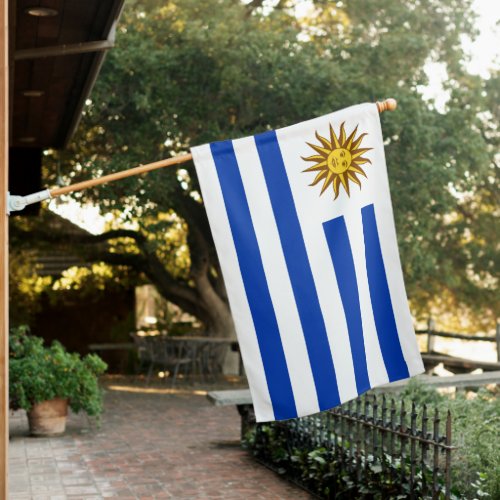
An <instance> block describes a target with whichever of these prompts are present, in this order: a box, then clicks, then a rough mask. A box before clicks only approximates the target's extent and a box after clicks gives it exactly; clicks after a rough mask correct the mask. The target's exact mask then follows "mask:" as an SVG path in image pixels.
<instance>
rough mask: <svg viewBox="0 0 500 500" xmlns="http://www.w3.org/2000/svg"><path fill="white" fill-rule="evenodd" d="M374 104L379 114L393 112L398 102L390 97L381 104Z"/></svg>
mask: <svg viewBox="0 0 500 500" xmlns="http://www.w3.org/2000/svg"><path fill="white" fill-rule="evenodd" d="M376 104H377V109H378V112H379V113H383V112H384V111H394V110H395V109H396V108H397V107H398V101H396V99H393V98H392V97H391V98H389V99H385V100H384V101H382V102H380V101H377V103H376Z"/></svg>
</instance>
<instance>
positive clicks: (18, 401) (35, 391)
mask: <svg viewBox="0 0 500 500" xmlns="http://www.w3.org/2000/svg"><path fill="white" fill-rule="evenodd" d="M106 368H107V365H106V363H105V362H104V361H103V360H102V359H101V358H100V357H99V356H97V355H95V354H89V355H87V356H85V357H83V358H81V357H80V355H79V354H76V353H69V352H67V351H66V349H65V348H64V347H63V346H62V344H61V343H59V342H57V341H54V342H53V343H52V344H51V345H50V347H46V346H44V341H43V339H41V338H39V337H35V336H32V335H29V334H28V328H27V327H25V326H22V327H18V328H15V329H13V330H11V334H10V337H9V385H10V407H11V408H12V409H24V410H26V411H29V410H30V409H31V407H32V406H33V405H34V404H35V403H40V402H42V401H47V400H50V399H53V398H56V397H59V398H68V400H69V406H70V408H71V409H72V410H73V411H75V412H79V411H81V410H83V411H85V412H86V413H87V414H88V415H92V416H99V415H100V414H101V413H102V390H101V389H100V387H99V383H98V376H99V375H101V374H102V373H104V371H105V370H106Z"/></svg>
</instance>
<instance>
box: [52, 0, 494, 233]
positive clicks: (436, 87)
mask: <svg viewBox="0 0 500 500" xmlns="http://www.w3.org/2000/svg"><path fill="white" fill-rule="evenodd" d="M473 9H474V11H475V12H476V13H477V15H478V19H477V21H476V25H477V28H478V29H479V32H480V34H479V36H478V37H477V39H476V40H475V41H474V42H471V41H470V40H466V39H465V38H464V39H463V40H462V43H463V45H464V49H465V51H466V52H467V53H468V54H469V55H470V56H471V60H470V62H469V63H468V65H467V67H468V69H469V71H470V72H471V73H474V74H478V75H481V76H482V77H484V78H487V77H488V75H489V72H488V69H489V68H491V67H492V65H495V66H496V67H498V66H500V0H475V1H474V3H473ZM427 74H428V76H429V85H428V87H427V88H425V89H422V93H423V95H424V97H425V98H429V99H432V98H434V99H436V106H437V108H438V109H440V108H442V107H443V106H444V104H445V103H446V100H447V96H446V93H444V92H443V90H442V87H441V83H442V82H443V81H444V80H445V79H446V70H445V69H444V67H443V66H442V65H439V64H429V65H428V67H427ZM145 163H147V158H145ZM130 166H131V167H135V166H136V165H130ZM50 209H51V210H53V211H54V212H56V213H58V214H59V215H61V216H63V217H65V218H67V219H70V220H71V221H72V222H74V223H75V224H77V225H79V226H80V227H83V228H84V229H86V230H87V231H90V232H91V233H94V234H98V233H101V232H103V231H104V228H105V223H106V219H105V217H102V216H101V215H100V214H99V210H98V209H97V207H91V206H88V207H84V208H82V207H81V206H80V205H79V204H78V203H77V202H75V201H72V200H68V201H64V202H61V201H60V200H54V201H52V202H51V203H50ZM108 220H109V218H108Z"/></svg>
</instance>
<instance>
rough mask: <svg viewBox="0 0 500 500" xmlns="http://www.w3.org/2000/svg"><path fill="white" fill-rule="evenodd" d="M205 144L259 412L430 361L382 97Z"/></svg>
mask: <svg viewBox="0 0 500 500" xmlns="http://www.w3.org/2000/svg"><path fill="white" fill-rule="evenodd" d="M192 153H193V158H194V162H195V165H196V171H197V174H198V177H199V180H200V184H201V190H202V195H203V200H204V202H205V206H206V210H207V213H208V218H209V221H210V225H211V228H212V232H213V236H214V240H215V245H216V247H217V252H218V255H219V258H220V263H221V266H222V271H223V275H224V279H225V283H226V288H227V292H228V296H229V302H230V306H231V311H232V315H233V318H234V322H235V325H236V332H237V335H238V340H239V343H240V349H241V354H242V357H243V362H244V364H245V369H246V373H247V376H248V382H249V385H250V390H251V393H252V399H253V403H254V408H255V413H256V417H257V421H259V422H262V421H268V420H282V419H288V418H294V417H297V416H304V415H308V414H311V413H315V412H318V411H321V410H326V409H328V408H332V407H334V406H337V405H339V404H341V403H343V402H345V401H347V400H350V399H353V398H355V397H356V396H358V395H359V394H361V393H363V392H365V391H367V390H368V389H370V388H372V387H375V386H379V385H381V384H386V383H388V382H393V381H395V380H400V379H405V378H408V377H410V376H412V375H416V374H417V373H421V372H422V371H423V369H424V368H423V364H422V359H421V356H420V354H419V350H418V347H417V343H416V339H415V333H414V330H413V326H412V319H411V316H410V311H409V309H408V303H407V298H406V292H405V288H404V283H403V276H402V272H401V264H400V261H399V254H398V246H397V241H396V233H395V228H394V217H393V213H392V206H391V200H390V194H389V183H388V179H387V168H386V163H385V156H384V147H383V139H382V131H381V127H380V120H379V113H378V111H377V108H376V105H375V104H362V105H358V106H353V107H350V108H347V109H344V110H341V111H338V112H335V113H332V114H329V115H326V116H322V117H320V118H316V119H313V120H309V121H307V122H304V123H300V124H298V125H293V126H291V127H286V128H283V129H279V130H276V131H269V132H265V133H263V134H259V135H256V136H254V137H246V138H243V139H236V140H233V141H223V142H215V143H212V144H207V145H204V146H199V147H195V148H193V149H192Z"/></svg>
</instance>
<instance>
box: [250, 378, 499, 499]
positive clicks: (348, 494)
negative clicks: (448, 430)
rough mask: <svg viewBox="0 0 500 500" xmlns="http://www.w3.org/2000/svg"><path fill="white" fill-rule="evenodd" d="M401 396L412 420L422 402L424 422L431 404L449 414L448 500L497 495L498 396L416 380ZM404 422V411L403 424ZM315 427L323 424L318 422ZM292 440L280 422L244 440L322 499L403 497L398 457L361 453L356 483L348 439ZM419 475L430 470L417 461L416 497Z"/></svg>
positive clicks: (258, 454) (427, 474)
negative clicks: (445, 391)
mask: <svg viewBox="0 0 500 500" xmlns="http://www.w3.org/2000/svg"><path fill="white" fill-rule="evenodd" d="M400 398H401V399H404V401H405V403H407V408H410V407H411V403H412V402H415V406H416V411H417V414H418V418H417V421H419V418H420V417H421V415H422V412H423V408H424V405H427V409H428V415H429V417H430V421H429V422H431V421H432V418H433V415H434V411H435V409H436V408H437V409H438V410H439V412H440V414H441V415H445V414H446V413H447V412H448V411H450V412H451V415H452V445H453V446H454V447H455V449H454V450H453V451H452V461H451V484H452V498H463V499H469V498H492V499H497V498H500V447H499V446H498V440H499V437H500V399H499V398H498V397H497V396H495V395H494V394H492V393H491V392H489V391H487V390H484V389H482V390H480V391H478V393H477V394H475V393H463V392H458V393H457V394H456V395H455V396H453V397H452V396H446V395H441V394H440V393H438V392H437V391H436V389H434V388H432V387H430V386H427V385H425V384H422V383H418V382H416V381H412V382H411V383H410V384H409V385H408V386H407V387H406V388H405V390H404V391H403V392H402V393H401V394H400ZM318 418H319V419H320V418H321V416H320V417H318ZM409 424H410V423H409V420H408V415H407V419H406V425H407V426H408V425H409ZM444 424H445V422H444V419H442V420H441V425H440V433H441V435H443V434H444V432H445V430H444ZM318 425H319V426H322V425H326V424H325V423H324V422H323V423H322V422H321V420H319V421H318ZM293 441H294V440H290V438H289V435H288V433H287V432H286V430H284V429H283V427H282V426H280V424H277V425H276V424H260V425H258V426H257V427H256V428H255V429H254V430H253V431H251V432H249V433H248V434H247V436H246V439H245V443H246V445H247V447H248V448H249V449H250V450H251V451H252V453H253V454H254V455H255V456H256V457H257V458H258V459H259V460H262V461H263V462H265V463H266V464H271V466H272V468H273V469H275V470H276V471H277V472H278V473H280V474H283V475H285V476H286V477H288V478H290V479H292V480H294V481H298V482H299V483H300V484H301V485H303V486H305V487H306V488H307V489H309V490H310V491H312V492H314V493H315V494H318V495H319V496H321V497H322V498H407V495H408V493H409V484H403V483H401V482H400V479H399V478H400V477H401V461H400V460H398V459H396V460H391V459H390V457H389V456H387V455H384V457H383V460H384V463H383V467H382V464H380V463H378V462H377V463H374V462H373V456H372V455H364V454H361V456H360V464H361V469H362V470H363V471H364V472H363V473H362V474H363V475H362V480H361V481H359V480H358V478H357V476H356V473H355V472H354V473H352V474H351V473H349V472H348V470H355V469H356V456H355V455H354V457H350V456H349V449H350V447H351V443H349V441H348V440H347V439H346V438H344V441H341V439H340V438H339V446H338V447H337V449H335V448H334V446H333V443H332V446H330V447H328V448H325V447H318V446H317V445H315V443H314V442H312V441H309V440H308V436H307V434H304V435H302V436H301V439H300V440H299V442H300V445H298V446H293V445H291V442H293ZM295 441H296V440H295ZM351 460H353V461H352V462H351ZM407 465H408V464H407ZM424 475H425V480H426V484H427V485H429V484H431V483H432V468H428V469H426V470H425V471H423V470H422V469H421V468H420V467H419V466H418V464H417V467H416V482H415V485H414V488H413V493H414V495H415V497H416V498H420V495H419V492H421V491H422V487H423V476H424ZM439 488H440V494H442V495H444V485H443V484H440V485H439Z"/></svg>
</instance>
